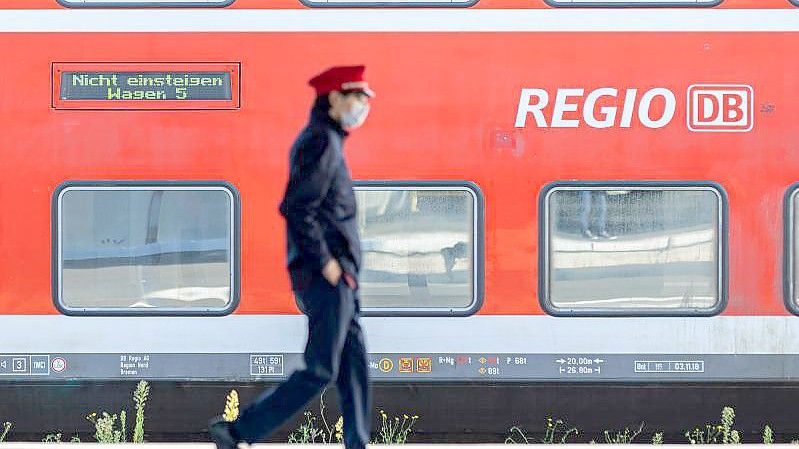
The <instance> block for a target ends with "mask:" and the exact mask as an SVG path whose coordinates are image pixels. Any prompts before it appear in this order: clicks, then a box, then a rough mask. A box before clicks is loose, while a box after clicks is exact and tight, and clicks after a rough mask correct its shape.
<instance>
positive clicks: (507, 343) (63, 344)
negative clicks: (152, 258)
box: [0, 315, 799, 354]
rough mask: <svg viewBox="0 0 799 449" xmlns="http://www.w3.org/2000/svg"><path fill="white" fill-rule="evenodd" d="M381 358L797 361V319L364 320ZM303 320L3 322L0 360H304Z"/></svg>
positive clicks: (21, 318) (25, 318)
mask: <svg viewBox="0 0 799 449" xmlns="http://www.w3.org/2000/svg"><path fill="white" fill-rule="evenodd" d="M363 324H364V326H365V328H366V335H367V346H368V348H369V350H370V351H372V352H381V353H486V354H490V353H522V354H533V353H543V354H550V353H551V354H563V353H571V354H580V353H592V354H797V353H799V317H796V316H717V317H710V318H699V317H676V318H672V317H656V318H640V317H639V318H620V317H613V318H556V317H551V316H507V315H503V316H489V315H482V316H472V317H468V318H445V317H429V318H416V317H398V318H387V317H381V318H378V317H372V318H363ZM305 326H306V322H305V317H303V316H302V315H288V316H287V315H260V316H227V317H209V318H198V317H178V318H176V317H86V318H81V317H67V316H58V315H52V316H41V315H0V342H2V344H1V345H0V346H2V350H0V352H2V353H6V354H11V353H28V354H29V353H49V354H54V353H59V352H63V353H119V352H141V353H145V352H146V353H248V352H270V351H271V352H286V353H298V352H302V349H303V346H304V344H305Z"/></svg>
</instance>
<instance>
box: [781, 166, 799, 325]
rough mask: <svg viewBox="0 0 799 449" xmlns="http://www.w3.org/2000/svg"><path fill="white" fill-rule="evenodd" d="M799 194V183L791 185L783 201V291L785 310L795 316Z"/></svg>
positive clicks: (797, 313) (796, 306)
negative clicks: (797, 199) (798, 199)
mask: <svg viewBox="0 0 799 449" xmlns="http://www.w3.org/2000/svg"><path fill="white" fill-rule="evenodd" d="M797 194H799V181H797V182H795V183H793V184H791V185H790V186H788V188H787V189H786V190H785V196H784V199H783V208H782V210H783V226H782V228H783V243H782V246H783V256H782V260H783V263H782V267H783V272H782V280H783V281H782V289H783V302H784V303H785V308H786V309H787V310H788V311H789V312H791V313H792V314H794V315H799V304H797V303H796V302H794V300H793V295H794V291H795V289H796V279H794V276H793V267H794V264H795V263H796V258H795V257H794V256H795V255H794V251H793V246H794V245H793V240H794V239H795V238H796V237H797V233H796V229H794V215H795V214H796V211H795V210H794V207H793V205H794V198H795V197H796V195H797Z"/></svg>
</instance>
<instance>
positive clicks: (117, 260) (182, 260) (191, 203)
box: [53, 182, 239, 315]
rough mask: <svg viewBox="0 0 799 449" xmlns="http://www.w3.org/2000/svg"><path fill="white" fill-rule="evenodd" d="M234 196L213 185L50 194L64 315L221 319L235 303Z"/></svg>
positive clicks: (103, 185)
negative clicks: (157, 315)
mask: <svg viewBox="0 0 799 449" xmlns="http://www.w3.org/2000/svg"><path fill="white" fill-rule="evenodd" d="M238 203H239V201H238V195H237V193H236V190H235V188H233V186H231V185H229V184H227V183H221V182H170V183H143V182H70V183H65V184H63V185H62V186H60V187H59V188H58V189H57V191H56V192H55V194H54V196H53V210H54V232H53V239H54V241H53V250H54V253H55V254H54V256H55V257H54V258H53V259H54V264H55V266H54V270H55V273H54V276H53V279H54V283H55V285H54V295H53V296H54V300H55V303H56V305H57V307H58V308H59V309H60V310H61V311H62V312H63V313H65V314H70V315H79V314H99V315H113V314H147V315H152V314H179V315H192V314H195V315H209V314H210V315H222V314H226V313H229V312H230V311H232V310H233V309H234V308H235V307H236V305H237V302H238Z"/></svg>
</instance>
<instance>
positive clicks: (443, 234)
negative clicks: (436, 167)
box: [355, 182, 482, 315]
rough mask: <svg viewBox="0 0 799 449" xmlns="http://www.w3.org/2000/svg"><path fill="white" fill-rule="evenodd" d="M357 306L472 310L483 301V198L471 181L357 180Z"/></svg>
mask: <svg viewBox="0 0 799 449" xmlns="http://www.w3.org/2000/svg"><path fill="white" fill-rule="evenodd" d="M355 195H356V197H357V200H358V225H359V229H360V232H361V242H362V253H363V263H362V265H363V266H362V267H361V276H360V284H361V305H362V308H363V311H364V313H365V314H371V315H469V314H472V313H474V312H475V311H476V310H477V309H478V308H479V307H480V303H481V301H482V276H481V275H480V274H479V273H480V270H481V269H482V241H481V239H482V197H481V195H480V191H479V189H478V188H477V186H475V185H474V184H472V183H449V182H447V183H444V182H441V183H434V182H405V183H400V182H358V183H356V185H355Z"/></svg>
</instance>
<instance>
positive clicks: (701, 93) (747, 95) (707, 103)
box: [688, 84, 755, 132]
mask: <svg viewBox="0 0 799 449" xmlns="http://www.w3.org/2000/svg"><path fill="white" fill-rule="evenodd" d="M754 97H755V95H754V91H753V90H752V86H747V85H745V84H694V85H692V86H690V87H689V88H688V129H690V130H691V131H697V132H745V131H749V130H751V129H752V127H753V125H754V104H755V98H754Z"/></svg>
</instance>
